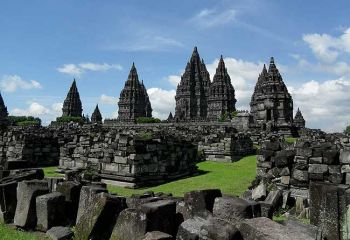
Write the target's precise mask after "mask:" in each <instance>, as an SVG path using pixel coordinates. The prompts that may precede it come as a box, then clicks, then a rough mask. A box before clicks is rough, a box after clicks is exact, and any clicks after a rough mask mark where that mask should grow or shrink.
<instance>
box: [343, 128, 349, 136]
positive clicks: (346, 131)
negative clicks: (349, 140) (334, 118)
mask: <svg viewBox="0 0 350 240" xmlns="http://www.w3.org/2000/svg"><path fill="white" fill-rule="evenodd" d="M344 134H348V135H350V126H347V127H346V128H345V130H344Z"/></svg>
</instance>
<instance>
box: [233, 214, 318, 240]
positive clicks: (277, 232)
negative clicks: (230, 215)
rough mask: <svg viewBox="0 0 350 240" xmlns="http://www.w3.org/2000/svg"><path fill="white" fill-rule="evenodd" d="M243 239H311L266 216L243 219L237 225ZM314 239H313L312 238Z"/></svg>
mask: <svg viewBox="0 0 350 240" xmlns="http://www.w3.org/2000/svg"><path fill="white" fill-rule="evenodd" d="M238 229H239V231H240V233H241V235H242V237H243V239H244V240H256V239H259V240H281V239H284V240H311V239H313V238H310V237H309V236H308V235H307V234H304V233H302V232H300V231H299V232H294V231H289V230H288V228H287V227H285V226H283V225H281V224H279V223H276V222H274V221H272V220H270V219H268V218H264V217H261V218H253V219H247V220H245V221H243V222H242V223H241V224H240V225H239V227H238ZM313 240H314V239H313Z"/></svg>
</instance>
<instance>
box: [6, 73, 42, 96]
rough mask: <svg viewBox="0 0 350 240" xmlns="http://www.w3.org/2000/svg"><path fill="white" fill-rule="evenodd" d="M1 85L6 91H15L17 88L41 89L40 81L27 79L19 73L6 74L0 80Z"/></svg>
mask: <svg viewBox="0 0 350 240" xmlns="http://www.w3.org/2000/svg"><path fill="white" fill-rule="evenodd" d="M0 87H1V89H2V91H4V92H15V91H16V90H17V89H26V90H27V89H41V88H42V86H41V84H40V83H39V82H37V81H34V80H30V81H25V80H23V79H22V78H21V77H20V76H18V75H4V76H3V77H2V79H1V81H0Z"/></svg>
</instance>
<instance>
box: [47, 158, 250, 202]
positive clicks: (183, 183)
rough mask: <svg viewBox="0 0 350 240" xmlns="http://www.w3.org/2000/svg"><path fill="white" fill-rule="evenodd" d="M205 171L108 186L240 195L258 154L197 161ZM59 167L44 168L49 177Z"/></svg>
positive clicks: (119, 190)
mask: <svg viewBox="0 0 350 240" xmlns="http://www.w3.org/2000/svg"><path fill="white" fill-rule="evenodd" d="M197 166H198V169H199V170H200V171H202V172H204V173H203V174H201V175H198V176H194V177H189V178H185V179H180V180H177V181H173V182H169V183H165V184H162V185H159V186H156V187H149V188H141V189H129V188H123V187H117V186H112V185H108V190H109V191H110V192H112V193H118V194H119V195H123V196H130V195H132V194H141V193H144V192H146V191H154V192H164V193H172V194H174V196H183V194H184V193H185V192H189V191H192V190H197V189H208V188H219V189H221V191H222V192H223V193H226V194H235V195H240V194H242V193H243V192H244V191H245V190H247V188H248V186H249V185H250V183H251V181H252V180H253V179H254V178H255V173H256V156H255V155H252V156H248V157H245V158H243V159H241V160H240V161H238V162H235V163H221V162H212V161H206V162H201V163H198V164H197ZM56 169H57V167H47V168H44V173H45V176H46V177H57V176H63V175H62V174H58V173H56V172H55V170H56Z"/></svg>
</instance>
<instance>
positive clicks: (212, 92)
mask: <svg viewBox="0 0 350 240" xmlns="http://www.w3.org/2000/svg"><path fill="white" fill-rule="evenodd" d="M235 105H236V98H235V90H234V88H233V86H232V83H231V78H230V76H229V75H228V73H227V69H226V67H225V62H224V59H223V57H222V55H221V57H220V60H219V64H218V67H217V68H216V73H215V75H214V78H213V82H212V83H211V85H210V88H209V97H208V118H209V119H211V120H217V119H219V118H220V117H221V116H223V115H224V114H226V115H227V116H231V113H232V112H234V111H236V107H235Z"/></svg>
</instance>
